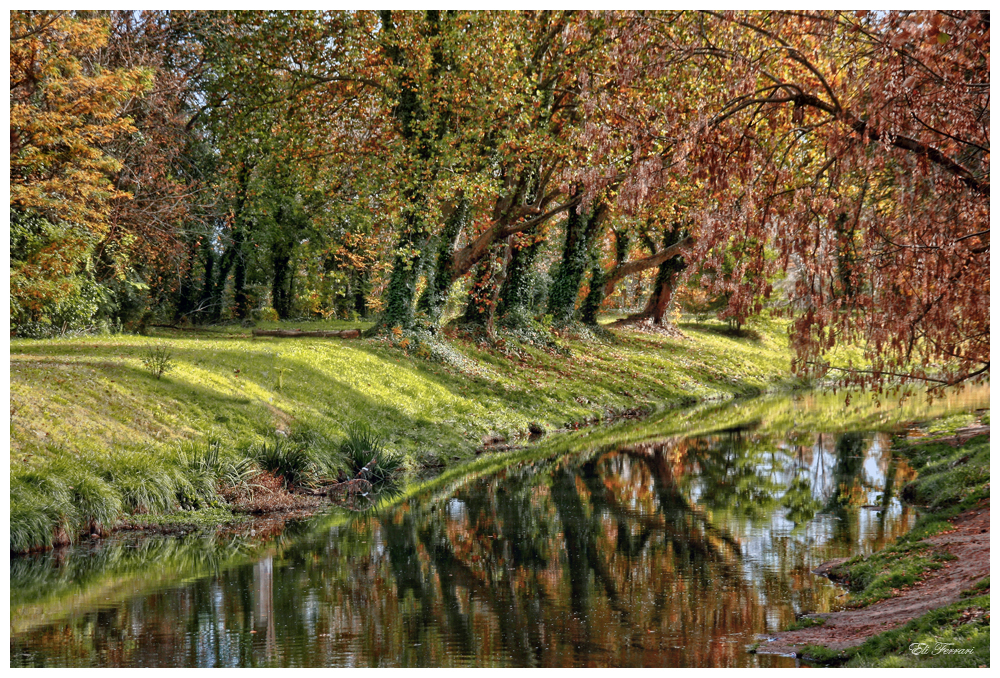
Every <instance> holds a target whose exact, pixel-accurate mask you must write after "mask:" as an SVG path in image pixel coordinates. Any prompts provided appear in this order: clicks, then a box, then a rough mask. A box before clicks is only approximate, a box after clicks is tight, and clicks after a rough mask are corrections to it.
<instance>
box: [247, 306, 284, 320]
mask: <svg viewBox="0 0 1000 678" xmlns="http://www.w3.org/2000/svg"><path fill="white" fill-rule="evenodd" d="M250 319H251V320H253V321H254V322H255V323H276V322H278V312H277V311H275V310H274V309H273V308H272V307H270V306H265V307H264V308H255V309H253V310H252V311H250Z"/></svg>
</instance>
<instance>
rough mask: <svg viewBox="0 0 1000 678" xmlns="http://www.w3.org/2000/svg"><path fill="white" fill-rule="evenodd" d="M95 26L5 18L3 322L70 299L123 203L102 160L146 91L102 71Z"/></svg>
mask: <svg viewBox="0 0 1000 678" xmlns="http://www.w3.org/2000/svg"><path fill="white" fill-rule="evenodd" d="M107 35H108V25H107V21H106V19H105V18H104V17H101V16H90V15H88V14H87V13H81V14H77V13H73V12H55V11H43V10H16V11H12V12H11V14H10V140H11V148H10V207H11V217H12V219H11V221H12V223H11V315H12V318H14V319H15V322H18V321H26V320H40V319H42V317H43V315H44V313H45V312H46V308H52V307H53V306H57V305H58V304H60V303H61V302H63V301H65V300H67V299H69V298H71V297H72V296H73V295H74V294H77V293H78V292H79V288H80V284H81V283H80V279H79V276H78V275H77V274H78V273H80V272H82V270H83V269H84V268H85V266H86V261H87V258H88V257H89V255H90V252H91V251H92V249H93V246H94V244H95V243H96V242H97V241H99V240H100V239H101V238H102V237H103V236H104V235H105V234H106V233H107V231H108V220H107V216H108V213H109V210H110V206H111V202H112V201H113V200H120V199H127V198H129V197H130V194H129V193H128V192H127V191H124V190H121V189H119V188H117V187H115V186H114V185H113V184H112V182H111V176H112V175H113V174H114V173H115V172H117V171H118V170H119V169H120V168H121V163H120V162H119V161H118V160H116V159H115V158H114V157H113V156H111V155H109V154H108V153H107V152H106V151H105V147H106V146H107V145H108V144H110V143H111V142H112V141H114V140H115V139H117V138H120V137H122V136H123V135H125V134H128V133H131V132H133V131H135V126H134V125H133V121H132V120H131V119H130V118H129V117H128V115H127V114H126V109H127V105H128V102H129V101H130V100H132V99H133V98H135V97H140V96H141V95H142V94H143V92H144V91H145V90H146V89H147V88H148V87H149V84H150V74H149V72H148V71H147V70H146V69H144V68H141V67H136V68H123V69H114V70H104V69H102V68H100V64H99V60H98V54H99V51H100V50H101V49H102V48H103V47H104V46H105V45H106V43H107Z"/></svg>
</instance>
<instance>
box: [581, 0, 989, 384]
mask: <svg viewBox="0 0 1000 678" xmlns="http://www.w3.org/2000/svg"><path fill="white" fill-rule="evenodd" d="M617 18H619V19H620V26H621V31H620V33H619V38H620V49H619V51H618V52H617V58H616V59H614V60H612V61H611V62H609V66H608V68H607V69H606V71H605V72H603V73H601V74H600V77H601V78H604V79H612V80H615V81H618V82H622V83H627V84H628V85H629V86H628V88H623V89H622V91H626V92H627V93H628V94H629V96H622V97H620V98H618V99H614V100H611V99H608V98H606V97H602V96H597V95H596V94H591V95H589V101H590V105H591V106H594V107H595V108H599V109H600V110H601V112H602V115H603V120H604V121H606V126H605V127H604V128H602V129H597V130H591V131H590V133H589V135H590V137H589V138H591V139H594V140H596V141H597V142H598V148H599V149H606V150H600V152H599V153H598V154H597V156H596V159H597V160H600V159H601V158H602V157H607V156H609V155H610V154H612V153H614V152H620V151H621V149H622V148H630V149H632V152H633V154H634V155H635V156H636V157H637V158H638V161H637V162H636V163H635V164H634V165H633V166H632V167H631V168H630V170H629V173H628V176H627V177H626V178H625V179H624V180H623V181H622V188H621V192H620V201H622V202H624V203H626V204H628V203H629V202H630V201H631V202H635V201H636V200H637V199H640V198H641V197H642V196H644V195H646V194H647V193H648V192H649V191H650V190H655V188H656V187H657V186H659V185H662V184H663V182H664V181H666V179H667V177H669V176H671V175H672V174H673V173H675V172H680V171H686V172H690V173H691V176H692V177H693V178H694V179H695V180H697V181H698V182H699V186H698V191H697V194H696V196H695V197H696V200H697V202H698V203H699V204H700V206H701V208H700V210H699V213H698V214H697V218H696V219H695V226H694V233H693V234H694V235H695V236H696V245H695V247H694V248H693V250H692V257H693V258H694V260H697V261H700V262H702V263H701V266H702V267H703V268H706V269H708V270H713V269H714V270H716V271H717V272H720V273H721V271H722V267H723V264H724V261H725V258H726V256H731V257H732V270H731V273H730V274H729V275H728V276H727V275H721V274H719V275H715V276H710V278H711V279H712V280H714V281H715V282H714V285H715V290H714V291H716V292H726V293H727V294H728V295H729V307H728V309H727V313H728V315H729V316H731V317H734V318H737V319H741V318H744V317H746V316H747V315H749V314H750V313H752V312H753V311H754V310H755V306H756V302H755V299H758V298H759V297H760V295H762V294H763V295H766V294H767V293H768V292H769V289H768V282H767V279H768V276H767V275H766V274H767V273H769V272H770V271H773V270H774V269H775V268H777V267H779V266H780V267H782V268H783V269H785V270H787V271H791V272H792V273H793V274H794V275H795V276H796V284H795V287H794V293H793V299H792V303H793V306H794V309H795V314H796V320H795V324H794V337H793V338H794V342H793V343H794V346H795V349H796V352H797V356H798V357H797V360H796V363H795V364H796V368H797V369H798V370H799V371H800V372H805V373H810V374H822V373H824V372H825V371H826V369H827V366H828V365H827V363H826V361H825V360H824V355H825V354H826V352H827V351H828V350H829V349H830V348H832V347H833V346H834V345H836V344H837V343H840V342H852V341H860V342H861V343H862V344H863V345H864V346H865V358H866V361H867V362H868V363H869V365H870V367H866V368H864V369H862V368H860V367H858V366H854V367H853V369H851V370H849V371H848V372H847V374H846V377H845V381H847V382H849V383H867V384H875V385H880V384H883V383H885V381H886V380H887V379H892V378H895V377H902V378H912V379H919V380H924V381H927V382H930V383H932V384H948V383H955V382H958V381H962V380H965V379H969V378H976V377H983V376H985V375H986V374H988V371H989V294H988V290H989V266H988V260H989V225H988V219H989V167H988V154H989V14H988V13H984V12H978V11H956V12H952V11H947V12H884V13H883V12H880V13H865V12H861V13H856V14H850V13H843V12H826V11H823V12H726V13H721V14H720V13H712V12H706V13H676V14H668V15H630V16H619V17H617ZM637 53H641V56H639V57H634V56H632V55H635V54H637ZM667 81H669V82H671V83H698V84H697V85H690V84H689V85H688V86H687V87H686V88H682V89H687V90H690V89H691V87H695V90H696V93H697V102H698V105H697V107H696V108H694V109H692V108H691V107H685V106H683V105H677V104H678V103H681V102H680V101H679V100H678V98H677V96H676V93H675V92H673V91H664V90H663V89H662V85H663V83H664V82H667ZM703 83H713V84H712V86H708V85H705V84H703ZM612 122H613V123H614V125H612V124H611V123H612ZM590 186H591V187H590V189H589V190H590V192H591V194H594V192H595V191H597V190H600V189H601V188H602V187H603V186H602V184H601V182H594V181H591V182H590ZM731 245H733V246H735V247H733V246H731ZM771 247H773V248H774V250H775V251H777V253H778V254H779V256H778V257H777V258H776V259H775V260H774V262H773V263H769V261H768V256H767V252H768V249H769V248H771ZM838 281H839V282H838ZM845 281H846V282H847V283H848V284H845Z"/></svg>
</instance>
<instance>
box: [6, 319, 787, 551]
mask: <svg viewBox="0 0 1000 678" xmlns="http://www.w3.org/2000/svg"><path fill="white" fill-rule="evenodd" d="M342 325H343V324H337V323H324V324H323V328H324V329H328V328H329V329H337V328H340V327H341V326H342ZM355 326H356V325H355ZM784 327H785V326H784V323H783V322H781V321H769V320H764V321H761V322H759V323H758V324H756V325H755V326H754V327H753V328H752V331H751V332H750V333H747V334H746V335H744V336H732V335H729V334H727V333H726V331H725V326H724V325H721V324H713V323H702V324H694V323H689V324H686V325H682V329H683V331H684V333H685V334H686V335H687V338H684V339H679V338H671V337H666V336H662V335H657V334H646V333H620V334H616V335H612V336H609V337H605V338H603V339H600V340H593V339H591V340H588V341H583V340H580V339H575V338H573V337H564V338H561V339H559V340H558V343H557V344H556V345H554V346H550V347H546V348H539V347H534V346H529V345H521V344H515V343H514V342H509V343H507V344H506V345H503V346H500V347H496V346H493V347H487V346H485V345H477V344H475V343H473V342H472V341H469V340H464V339H462V338H460V337H452V338H450V339H449V340H447V341H439V342H438V343H437V344H436V345H434V346H432V348H433V349H434V350H427V347H426V346H423V345H415V344H409V342H407V341H406V337H403V338H401V339H400V338H397V339H394V340H389V341H374V340H372V341H369V340H360V341H359V340H351V341H344V340H337V339H307V338H295V339H275V338H266V339H265V338H258V339H254V338H253V337H252V336H251V334H250V332H249V330H245V329H240V328H231V329H228V330H226V329H222V330H215V331H197V332H195V331H180V330H170V329H159V330H156V334H155V335H154V336H150V337H138V336H121V335H119V336H105V337H79V338H63V339H53V340H45V341H28V340H16V341H12V342H11V347H10V367H11V372H10V374H11V377H10V388H11V426H10V431H11V434H10V435H11V456H10V465H11V473H10V480H11V549H12V551H24V550H27V549H29V548H32V547H46V546H49V545H51V544H53V543H60V542H67V541H71V540H74V539H76V538H78V537H79V535H81V534H103V533H104V532H106V531H107V530H108V529H109V528H110V526H113V525H114V524H115V522H116V521H118V520H119V519H120V518H121V517H122V516H124V515H127V514H131V513H163V512H167V511H170V510H173V509H175V508H177V507H183V508H205V507H213V506H219V505H221V504H222V503H223V502H222V500H221V497H220V494H219V489H220V486H225V485H229V486H238V485H239V484H240V483H245V482H246V481H247V479H248V478H250V477H252V474H253V473H255V472H257V471H259V470H260V467H261V462H262V459H263V456H264V455H262V451H265V450H266V449H268V447H269V446H270V447H271V448H273V447H274V446H275V445H277V444H279V443H280V444H281V445H283V446H284V448H285V449H286V450H293V451H294V450H303V451H304V452H305V456H306V457H307V460H306V461H307V463H308V465H309V468H310V471H311V473H312V474H314V475H315V476H316V477H317V478H319V477H320V476H323V477H334V476H336V475H337V474H338V473H344V472H345V471H347V470H348V467H347V462H346V460H345V459H344V458H343V457H342V456H341V455H340V454H339V452H338V449H339V443H340V442H341V441H342V440H343V439H344V436H345V435H346V432H347V430H348V428H349V427H350V426H351V424H352V423H355V422H362V423H365V424H368V425H370V426H371V427H373V428H374V429H376V430H377V431H378V432H379V433H380V434H381V435H382V437H383V439H384V441H385V444H386V446H387V447H388V448H389V449H391V450H394V451H396V452H398V453H400V454H401V455H402V457H403V464H404V466H405V467H406V468H407V469H409V470H411V471H418V470H420V469H424V468H442V467H449V466H456V465H460V464H463V463H464V462H466V461H468V460H470V459H472V458H473V457H474V456H475V455H476V453H477V450H478V449H479V448H481V447H482V445H483V444H484V442H493V443H496V442H499V441H511V440H514V439H518V438H522V437H526V435H527V433H528V430H529V428H538V427H540V428H542V429H545V430H547V431H553V430H556V429H562V428H575V427H577V426H580V425H582V424H585V423H593V422H594V421H598V420H601V419H607V418H613V417H615V416H617V415H619V414H621V413H624V412H629V411H635V410H637V409H638V410H644V411H652V410H655V409H660V408H664V407H671V406H680V405H682V404H689V403H693V402H696V401H699V400H707V399H726V398H731V397H733V396H736V395H748V394H754V393H760V392H762V391H764V390H766V389H769V388H774V387H779V386H781V385H787V384H789V383H790V381H789V372H788V365H789V354H788V349H787V340H786V338H785V329H784ZM158 360H159V361H160V362H162V364H163V366H164V367H166V368H167V369H166V371H165V372H163V373H162V374H160V375H157V374H156V372H157V370H156V363H157V361H158Z"/></svg>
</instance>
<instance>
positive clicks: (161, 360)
mask: <svg viewBox="0 0 1000 678" xmlns="http://www.w3.org/2000/svg"><path fill="white" fill-rule="evenodd" d="M172 358H173V356H172V355H171V353H170V351H168V350H167V349H166V348H165V347H163V346H156V347H150V348H147V349H146V352H145V353H143V355H142V366H143V367H145V368H146V369H147V370H148V371H149V373H150V374H152V375H153V376H154V377H156V378H157V379H159V378H160V377H162V376H163V375H164V374H166V373H167V372H169V371H170V370H172V369H174V367H176V365H174V361H173V359H172Z"/></svg>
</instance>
